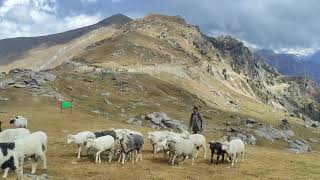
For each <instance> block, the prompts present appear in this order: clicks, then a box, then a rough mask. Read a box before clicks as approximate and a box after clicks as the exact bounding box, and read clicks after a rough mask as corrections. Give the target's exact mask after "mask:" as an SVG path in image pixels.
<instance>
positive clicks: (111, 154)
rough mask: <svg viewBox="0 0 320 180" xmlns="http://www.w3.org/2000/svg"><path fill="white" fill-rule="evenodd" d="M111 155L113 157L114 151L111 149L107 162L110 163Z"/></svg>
mask: <svg viewBox="0 0 320 180" xmlns="http://www.w3.org/2000/svg"><path fill="white" fill-rule="evenodd" d="M113 155H114V149H111V151H110V153H109V162H111V161H112V158H113Z"/></svg>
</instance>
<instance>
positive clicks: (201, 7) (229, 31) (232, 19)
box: [0, 0, 320, 55]
mask: <svg viewBox="0 0 320 180" xmlns="http://www.w3.org/2000/svg"><path fill="white" fill-rule="evenodd" d="M319 9H320V0H305V1H303V0H0V39H4V38H11V37H19V36H39V35H47V34H52V33H58V32H62V31H66V30H70V29H75V28H79V27H82V26H86V25H90V24H94V23H96V22H98V21H100V20H102V19H104V18H107V17H108V16H111V15H113V14H116V13H122V14H125V15H127V16H129V17H131V18H142V17H144V16H145V15H147V14H150V13H160V14H166V15H181V16H182V17H184V18H185V19H186V20H187V21H188V22H189V23H191V24H194V25H199V26H200V28H201V30H202V31H203V32H204V33H206V34H208V35H212V36H216V35H231V36H233V37H236V38H238V39H240V40H242V41H244V42H245V44H246V45H247V46H249V47H251V48H268V49H273V50H276V51H277V52H289V53H294V54H299V55H308V54H311V53H312V52H314V51H315V50H318V49H319V48H320V23H319V22H320V21H319V17H320V11H319Z"/></svg>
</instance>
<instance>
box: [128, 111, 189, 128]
mask: <svg viewBox="0 0 320 180" xmlns="http://www.w3.org/2000/svg"><path fill="white" fill-rule="evenodd" d="M143 122H146V123H147V124H148V125H149V126H150V127H151V128H153V129H162V128H165V129H166V128H169V129H174V130H179V131H185V130H187V127H186V126H185V125H184V124H183V121H179V120H176V119H172V118H170V117H168V115H167V114H166V113H164V112H153V113H151V114H146V115H141V116H139V117H136V118H130V119H129V120H128V121H127V123H130V124H135V125H143Z"/></svg>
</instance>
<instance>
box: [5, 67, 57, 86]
mask: <svg viewBox="0 0 320 180" xmlns="http://www.w3.org/2000/svg"><path fill="white" fill-rule="evenodd" d="M55 78H56V76H55V75H54V74H52V73H50V72H48V71H40V72H34V71H32V70H29V69H13V70H11V71H9V74H7V75H5V76H3V77H1V78H0V89H7V88H10V87H15V88H25V87H31V88H36V89H39V88H41V87H42V86H44V85H45V84H46V83H48V82H53V81H54V80H55Z"/></svg>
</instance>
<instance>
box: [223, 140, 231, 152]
mask: <svg viewBox="0 0 320 180" xmlns="http://www.w3.org/2000/svg"><path fill="white" fill-rule="evenodd" d="M229 147H230V144H229V142H227V141H225V142H222V147H221V149H222V150H224V151H228V149H229Z"/></svg>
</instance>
